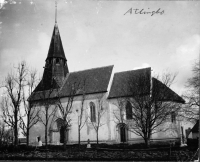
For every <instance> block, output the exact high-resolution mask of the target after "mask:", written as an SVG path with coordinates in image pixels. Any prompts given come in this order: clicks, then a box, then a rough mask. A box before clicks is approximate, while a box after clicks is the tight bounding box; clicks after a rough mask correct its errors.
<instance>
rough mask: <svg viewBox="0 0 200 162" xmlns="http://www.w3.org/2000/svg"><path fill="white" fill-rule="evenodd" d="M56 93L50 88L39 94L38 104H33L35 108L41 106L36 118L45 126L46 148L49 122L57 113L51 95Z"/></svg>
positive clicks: (54, 100)
mask: <svg viewBox="0 0 200 162" xmlns="http://www.w3.org/2000/svg"><path fill="white" fill-rule="evenodd" d="M56 91H57V90H55V89H53V88H52V89H49V90H45V91H42V92H39V96H40V97H39V99H40V102H39V103H36V104H35V105H36V106H37V107H38V106H43V107H42V108H40V110H39V114H38V116H37V117H38V118H39V121H40V122H41V123H42V124H43V125H44V126H45V145H46V148H47V144H48V128H49V127H50V124H51V121H52V120H53V119H54V118H55V117H56V112H57V107H56V99H54V98H52V95H53V94H55V93H56ZM33 105H34V104H33ZM51 107H52V109H51Z"/></svg>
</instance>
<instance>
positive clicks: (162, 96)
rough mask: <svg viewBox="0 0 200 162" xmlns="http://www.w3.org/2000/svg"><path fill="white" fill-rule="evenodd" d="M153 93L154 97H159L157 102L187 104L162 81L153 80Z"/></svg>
mask: <svg viewBox="0 0 200 162" xmlns="http://www.w3.org/2000/svg"><path fill="white" fill-rule="evenodd" d="M152 84H153V92H152V97H153V98H154V97H157V100H162V101H174V102H179V103H185V100H184V99H183V98H182V97H180V96H179V95H178V94H177V93H175V92H174V91H173V90H172V89H170V88H169V87H167V86H166V85H165V84H163V83H162V82H161V81H159V80H158V79H156V78H152Z"/></svg>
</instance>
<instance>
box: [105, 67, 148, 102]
mask: <svg viewBox="0 0 200 162" xmlns="http://www.w3.org/2000/svg"><path fill="white" fill-rule="evenodd" d="M150 78H151V68H144V69H139V70H131V71H125V72H119V73H115V74H114V78H113V81H112V85H111V89H110V93H109V96H108V98H117V97H127V96H133V95H135V94H136V93H137V94H138V92H139V93H140V94H141V95H142V94H143V95H144V94H149V93H150Z"/></svg>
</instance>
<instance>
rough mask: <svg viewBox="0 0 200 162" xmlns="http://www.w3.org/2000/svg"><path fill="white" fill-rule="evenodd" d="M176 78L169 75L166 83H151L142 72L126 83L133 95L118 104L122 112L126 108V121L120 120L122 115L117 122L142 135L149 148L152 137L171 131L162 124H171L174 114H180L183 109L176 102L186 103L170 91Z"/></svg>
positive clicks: (154, 81) (156, 80) (166, 77)
mask: <svg viewBox="0 0 200 162" xmlns="http://www.w3.org/2000/svg"><path fill="white" fill-rule="evenodd" d="M175 76H176V74H174V75H173V74H168V73H166V74H164V76H163V77H162V78H163V83H161V82H160V81H159V80H158V79H156V78H152V84H151V81H150V77H148V76H147V75H146V74H145V73H144V74H142V73H141V74H140V75H137V76H135V77H130V78H129V79H128V81H127V83H128V88H129V89H128V91H129V92H130V95H129V96H128V97H124V98H123V100H121V101H120V102H121V103H120V104H119V109H120V111H122V110H123V107H124V109H125V112H126V118H125V119H126V120H125V121H124V120H123V119H124V118H122V117H120V116H122V115H119V116H118V120H119V121H120V122H121V121H122V122H124V123H126V124H127V125H128V130H129V131H131V132H133V133H135V134H136V135H138V136H141V137H142V138H143V139H144V141H145V144H146V146H147V147H149V144H150V138H151V136H152V134H154V133H157V132H159V131H166V130H167V129H168V128H166V127H164V126H162V125H163V124H164V123H165V122H166V121H169V119H170V117H171V115H172V113H174V114H178V111H179V110H180V108H181V107H180V105H179V103H177V102H182V103H183V102H184V100H182V98H180V97H179V96H178V95H177V94H175V92H173V91H172V90H171V89H169V86H170V85H171V84H172V83H173V81H174V79H175ZM120 114H121V113H120ZM119 117H120V118H119Z"/></svg>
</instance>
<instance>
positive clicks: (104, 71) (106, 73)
mask: <svg viewBox="0 0 200 162" xmlns="http://www.w3.org/2000/svg"><path fill="white" fill-rule="evenodd" d="M112 70H113V65H111V66H105V67H99V68H93V69H88V70H83V71H77V72H72V73H69V74H67V76H66V78H65V81H64V83H63V85H62V86H61V87H60V88H58V87H57V88H58V89H56V87H55V89H48V88H46V89H42V88H43V87H44V86H43V85H42V81H41V82H40V83H39V85H38V87H37V88H36V90H35V91H34V92H33V93H32V94H31V96H30V97H29V101H36V100H43V99H49V98H56V97H58V96H59V97H67V96H70V95H71V94H72V88H73V89H75V90H76V93H73V95H81V94H83V93H85V94H94V93H102V92H107V88H108V84H109V81H110V77H111V73H112Z"/></svg>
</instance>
